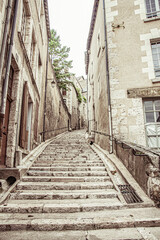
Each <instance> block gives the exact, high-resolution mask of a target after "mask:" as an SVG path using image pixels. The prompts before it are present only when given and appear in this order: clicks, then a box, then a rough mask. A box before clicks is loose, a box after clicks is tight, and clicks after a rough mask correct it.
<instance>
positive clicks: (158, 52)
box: [151, 39, 160, 78]
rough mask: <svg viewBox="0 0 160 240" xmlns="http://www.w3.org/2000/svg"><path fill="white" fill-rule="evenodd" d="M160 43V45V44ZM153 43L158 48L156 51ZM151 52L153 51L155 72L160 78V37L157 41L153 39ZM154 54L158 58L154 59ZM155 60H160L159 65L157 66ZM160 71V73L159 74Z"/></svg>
mask: <svg viewBox="0 0 160 240" xmlns="http://www.w3.org/2000/svg"><path fill="white" fill-rule="evenodd" d="M158 44H159V46H158ZM153 45H156V46H157V47H156V48H155V49H156V53H154V51H153V49H154V48H153V47H152V46H153ZM158 49H159V50H158ZM151 52H152V61H153V67H154V73H155V77H156V78H160V39H158V40H156V41H152V42H151ZM154 56H156V60H154ZM155 61H157V62H158V64H159V66H158V67H156V66H155V63H154V62H155ZM157 73H158V75H157Z"/></svg>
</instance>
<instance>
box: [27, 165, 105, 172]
mask: <svg viewBox="0 0 160 240" xmlns="http://www.w3.org/2000/svg"><path fill="white" fill-rule="evenodd" d="M29 170H30V171H57V172H59V171H105V170H106V168H105V167H99V166H97V167H77V166H74V167H71V166H69V165H68V167H64V166H59V165H58V166H56V167H30V169H29Z"/></svg>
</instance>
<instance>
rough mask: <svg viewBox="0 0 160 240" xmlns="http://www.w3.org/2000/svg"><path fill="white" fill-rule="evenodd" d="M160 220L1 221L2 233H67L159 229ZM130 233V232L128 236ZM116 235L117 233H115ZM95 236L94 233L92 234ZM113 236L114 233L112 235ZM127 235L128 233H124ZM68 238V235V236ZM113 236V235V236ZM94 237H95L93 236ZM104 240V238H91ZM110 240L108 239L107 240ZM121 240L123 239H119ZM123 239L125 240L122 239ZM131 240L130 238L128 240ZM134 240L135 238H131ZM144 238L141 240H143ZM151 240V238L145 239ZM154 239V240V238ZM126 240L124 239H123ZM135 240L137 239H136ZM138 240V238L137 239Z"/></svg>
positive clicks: (129, 218)
mask: <svg viewBox="0 0 160 240" xmlns="http://www.w3.org/2000/svg"><path fill="white" fill-rule="evenodd" d="M159 226H160V218H157V219H154V218H150V219H147V220H146V219H137V220H134V219H133V218H131V217H128V218H121V219H117V218H113V217H110V218H108V217H106V218H93V219H91V218H88V219H87V218H86V219H83V218H82V219H75V218H73V219H70V221H68V219H43V220H41V219H27V220H26V219H21V220H19V219H8V220H7V221H6V220H0V231H8V230H9V231H21V230H25V231H66V230H81V231H82V230H83V231H84V230H85V231H86V230H98V229H117V228H121V229H122V228H129V230H130V228H132V229H135V228H140V227H143V228H144V227H145V228H146V227H159ZM129 232H130V231H128V233H127V234H128V235H129V234H130V233H129ZM115 233H116V232H115ZM92 234H93V233H92ZM112 234H113V233H112ZM124 235H126V233H124ZM66 236H67V235H66ZM112 236H113V235H112ZM93 237H94V236H93ZM91 239H102V238H97V237H94V238H91ZM105 239H106V240H108V238H105ZM113 239H116V238H112V240H113ZM119 239H121V238H119ZM122 239H123V238H122ZM126 239H127V240H129V238H126ZM131 239H133V238H131ZM142 239H144V238H141V240H142ZM145 239H149V238H145ZM152 239H153V238H152ZM123 240H124V239H123ZM134 240H135V239H134ZM136 240H137V238H136Z"/></svg>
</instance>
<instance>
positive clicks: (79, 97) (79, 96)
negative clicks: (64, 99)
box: [76, 88, 82, 103]
mask: <svg viewBox="0 0 160 240" xmlns="http://www.w3.org/2000/svg"><path fill="white" fill-rule="evenodd" d="M76 92H77V99H78V102H79V103H81V102H82V95H81V91H80V89H79V88H76Z"/></svg>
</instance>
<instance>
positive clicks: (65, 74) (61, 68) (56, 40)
mask: <svg viewBox="0 0 160 240" xmlns="http://www.w3.org/2000/svg"><path fill="white" fill-rule="evenodd" d="M69 52H70V48H69V47H66V46H62V45H61V40H60V36H58V35H57V32H56V31H55V30H54V29H52V30H51V38H50V41H49V54H50V56H51V59H52V64H53V67H54V71H55V75H56V78H57V81H58V84H59V87H60V88H63V89H66V90H68V86H67V85H68V84H69V82H70V77H71V76H73V75H74V74H73V73H71V72H70V69H71V68H72V61H69V60H68V57H69Z"/></svg>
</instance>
